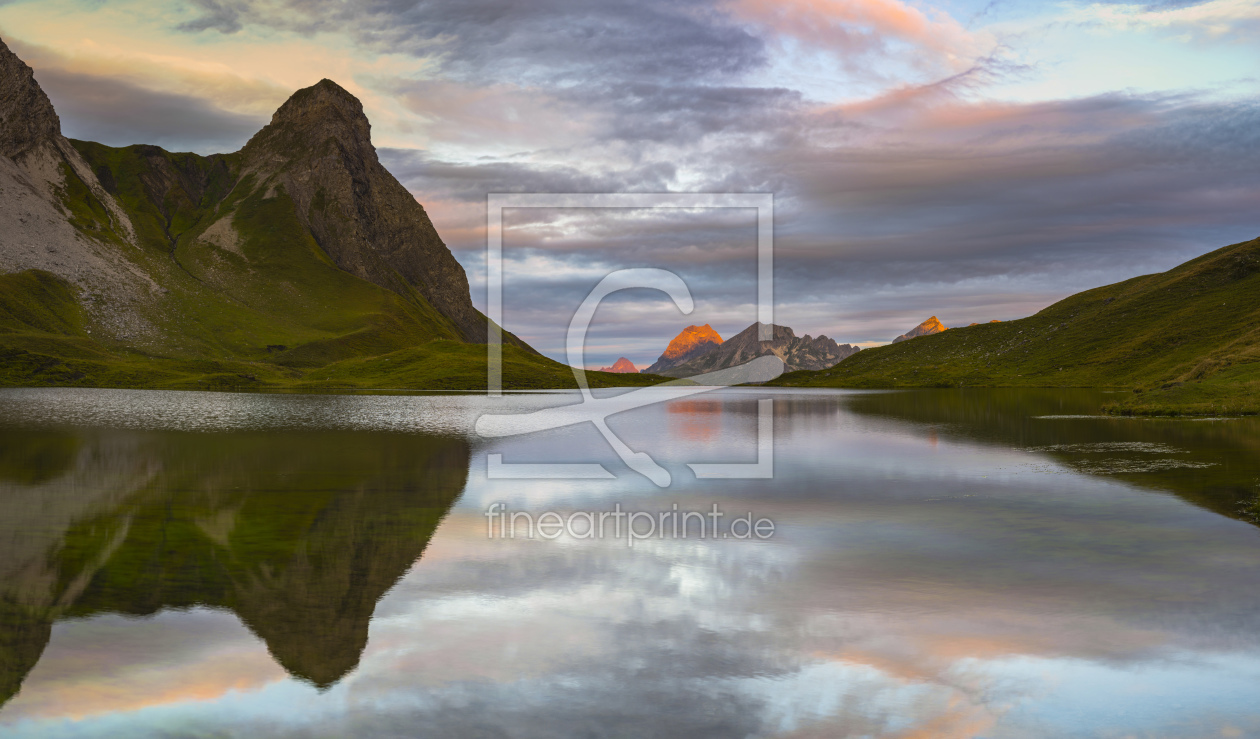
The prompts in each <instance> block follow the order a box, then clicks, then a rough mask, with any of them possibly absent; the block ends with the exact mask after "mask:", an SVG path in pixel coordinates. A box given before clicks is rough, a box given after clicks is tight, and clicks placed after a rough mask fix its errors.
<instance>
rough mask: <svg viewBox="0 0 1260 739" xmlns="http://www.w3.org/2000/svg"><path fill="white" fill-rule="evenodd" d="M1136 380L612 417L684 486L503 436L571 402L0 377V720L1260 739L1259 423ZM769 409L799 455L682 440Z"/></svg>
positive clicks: (622, 733) (117, 725) (114, 732)
mask: <svg viewBox="0 0 1260 739" xmlns="http://www.w3.org/2000/svg"><path fill="white" fill-rule="evenodd" d="M1108 397H1112V396H1108V395H1106V394H1104V393H1100V392H1094V391H1078V390H922V391H904V392H886V393H885V392H859V391H849V392H846V391H787V390H768V389H757V388H747V389H726V390H718V391H714V392H711V393H707V394H703V395H697V396H693V397H687V398H676V399H673V400H667V399H665V398H662V400H664V402H659V403H655V404H652V405H647V406H645V407H642V408H639V409H637V410H631V411H628V412H625V413H621V414H618V415H614V416H612V417H610V419H609V427H610V430H611V431H612V432H613V433H614V434H615V435H616V437H617V438H620V439H622V440H624V442H625V443H626V444H627V445H628V446H629V447H630V448H631V449H633V450H635V451H640V452H646V453H647V454H648V455H650V457H651V458H652V459H653V460H654V461H655V462H656V463H659V465H660V466H661V467H662V468H664V469H665V470H667V471H668V473H669V477H670V480H671V481H670V484H669V485H668V487H660V486H658V485H657V484H656V483H654V482H652V481H651V480H649V479H648V478H647V477H645V476H644V475H641V474H639V473H637V472H634V471H632V470H630V469H628V468H627V466H626V465H625V464H624V463H623V462H622V461H621V460H620V459H619V457H618V455H617V454H616V453H614V451H613V449H612V448H611V447H610V446H609V444H608V442H606V441H605V439H604V438H603V437H602V436H601V435H600V434H599V433H598V432H596V431H595V429H594V427H592V426H591V425H590V424H589V423H588V424H580V425H576V426H568V427H564V428H557V429H553V430H549V431H543V432H539V433H536V434H531V435H523V436H513V437H504V438H497V439H484V438H481V437H479V436H478V435H477V434H475V433H474V432H473V428H474V424H475V423H476V420H477V418H478V417H479V416H481V415H482V414H486V413H494V414H504V413H523V412H530V411H535V410H539V409H542V408H548V407H553V406H561V405H566V404H572V403H574V402H576V401H577V399H578V398H577V397H576V396H575V395H574V394H570V393H564V392H554V393H522V394H513V395H509V396H508V397H505V398H502V399H493V398H487V397H483V396H475V395H455V394H436V395H435V394H429V395H424V394H412V395H383V394H325V395H298V394H244V393H241V394H233V393H198V392H164V391H126V390H79V389H21V390H3V391H0V734H2V735H4V736H6V737H119V736H126V737H184V736H188V737H219V736H241V737H349V736H358V737H395V736H397V737H412V736H434V737H522V738H533V737H539V738H541V737H558V736H575V737H643V736H662V737H674V736H678V737H687V738H688V739H700V738H701V737H721V738H722V739H727V738H729V737H794V738H796V737H906V738H908V737H1066V736H1072V737H1084V736H1098V737H1129V736H1141V737H1195V738H1197V737H1207V736H1224V737H1231V736H1233V737H1241V736H1260V700H1258V699H1257V696H1258V695H1260V528H1257V525H1256V523H1255V522H1256V521H1260V420H1258V419H1254V418H1243V419H1209V420H1184V419H1179V420H1172V419H1134V418H1107V417H1099V416H1097V415H1095V414H1096V412H1097V409H1098V407H1099V406H1100V405H1101V403H1102V402H1104V401H1105V400H1106V399H1107V398H1108ZM767 398H768V399H771V400H772V401H773V404H772V408H767V409H766V410H767V411H768V414H767V416H766V418H765V419H761V418H760V416H759V407H760V406H759V403H758V401H759V400H762V399H767ZM575 417H576V416H575ZM763 420H764V421H767V422H770V423H772V428H773V441H772V446H773V461H772V464H773V477H771V478H756V477H752V478H742V479H741V478H733V479H723V478H716V479H712V478H707V477H706V478H700V477H697V475H696V474H695V473H694V472H693V471H692V469H691V468H689V467H688V466H687V465H688V464H693V463H698V464H710V463H713V464H716V463H732V464H752V463H754V462H756V461H758V459H759V450H758V439H759V431H758V424H759V423H761V422H762V421H763ZM491 454H495V455H501V458H496V459H501V460H502V462H503V463H505V464H508V465H517V464H531V463H533V464H558V463H565V464H586V465H590V464H592V463H598V464H601V465H602V466H603V467H604V468H605V470H607V473H608V474H607V475H606V476H605V478H603V479H594V478H592V479H559V480H556V479H545V478H539V479H498V478H495V479H491V478H490V477H489V475H488V470H489V469H490V466H489V465H490V461H489V459H490V458H489V455H491ZM763 461H768V460H763ZM507 469H513V468H510V467H509V468H507ZM586 469H588V470H589V469H590V468H589V467H588V468H586ZM495 504H498V505H497V507H495V508H493V509H492V506H495ZM675 506H676V508H675ZM714 506H717V507H718V508H719V509H720V510H721V511H722V512H723V515H724V517H725V518H724V519H722V521H721V523H722V527H723V528H721V534H723V535H721V536H718V535H717V532H718V527H717V526H716V525H715V526H714V527H713V528H710V529H708V530H707V533H708V535H707V536H705V538H703V539H701V538H699V536H698V533H699V532H698V527H699V526H700V517H701V516H702V515H704V514H706V513H707V512H711V511H712V510H713V509H714ZM618 508H620V509H621V510H624V511H637V512H646V513H647V514H648V515H645V516H643V518H642V519H640V520H639V524H640V527H639V530H638V531H639V534H640V535H641V536H640V538H631V537H630V536H629V535H628V534H626V535H623V536H616V537H614V536H611V535H608V531H605V536H603V537H598V536H594V534H595V533H596V532H594V531H593V530H590V529H587V530H585V535H583V530H582V529H581V527H580V526H579V527H578V528H577V529H572V528H566V529H565V530H564V531H562V532H560V533H559V535H557V536H555V537H554V538H550V537H545V536H543V535H542V534H543V528H542V526H541V520H539V521H538V523H539V524H540V525H539V526H538V529H537V531H536V532H535V533H536V534H537V535H536V536H535V537H534V538H532V539H531V538H528V536H527V535H526V531H527V528H526V526H525V524H526V521H525V519H524V518H521V519H520V522H521V529H520V530H519V531H517V532H516V534H517V535H516V537H515V538H512V537H509V536H508V535H507V533H508V532H507V530H506V529H505V528H504V524H506V523H507V522H509V521H510V519H509V518H507V517H502V516H499V515H498V514H497V513H494V512H493V511H498V512H499V513H502V512H503V511H507V512H508V513H509V514H511V513H524V514H528V515H529V516H530V518H531V520H532V519H534V518H535V517H541V516H542V515H543V514H544V513H545V512H554V513H555V516H554V519H562V520H565V521H567V522H570V523H571V522H573V521H575V520H576V521H577V523H578V524H581V523H582V522H583V520H586V521H587V522H594V521H596V520H598V515H599V514H601V513H608V512H610V511H615V510H617V509H618ZM488 510H492V512H491V513H490V514H489V515H488V514H487V511H488ZM675 511H677V512H680V513H685V512H693V513H694V514H695V517H694V518H691V519H688V520H686V521H684V523H685V525H684V526H683V527H682V529H681V531H676V530H675V529H674V527H673V525H672V524H673V523H674V522H675V521H676V520H677V519H676V518H669V516H672V515H674V512H675ZM582 514H589V518H588V517H587V516H586V515H582ZM744 516H748V517H749V519H748V520H749V521H750V522H751V523H754V524H755V523H756V522H760V521H762V520H765V521H768V522H771V524H772V526H773V529H772V531H771V530H770V527H769V526H767V527H765V528H763V529H760V530H759V531H760V534H768V535H751V536H750V535H740V533H741V532H740V531H739V530H737V529H736V527H734V525H733V520H734V519H735V518H738V517H744ZM615 520H618V521H619V520H620V519H615ZM649 520H650V522H651V523H653V525H654V528H653V531H654V532H655V535H644V534H643V531H644V528H645V527H646V525H647V523H648V522H649ZM706 520H709V521H716V520H717V519H706ZM658 523H659V524H660V525H659V526H657V525H656V524H658ZM728 524H729V525H728ZM566 526H567V524H566ZM611 526H612V524H611V522H610V523H609V527H610V528H611ZM553 533H554V530H553ZM621 533H622V534H625V532H621ZM742 533H743V534H747V531H746V530H745V531H743V532H742Z"/></svg>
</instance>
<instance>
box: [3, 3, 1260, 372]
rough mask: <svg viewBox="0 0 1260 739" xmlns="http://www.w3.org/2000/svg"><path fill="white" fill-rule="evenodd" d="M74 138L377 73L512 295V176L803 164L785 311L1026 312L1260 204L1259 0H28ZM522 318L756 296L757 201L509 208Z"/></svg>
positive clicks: (275, 99)
mask: <svg viewBox="0 0 1260 739" xmlns="http://www.w3.org/2000/svg"><path fill="white" fill-rule="evenodd" d="M0 37H2V38H3V39H4V40H5V42H6V43H8V44H9V46H10V48H12V49H13V50H14V51H15V52H16V53H17V54H18V55H19V56H21V57H22V58H23V59H24V60H25V61H26V62H27V63H29V64H30V65H31V66H32V67H33V68H34V69H35V74H36V78H37V79H38V81H39V82H40V84H41V85H42V86H43V87H44V89H45V91H46V92H47V93H48V95H49V97H50V98H51V99H52V101H53V103H54V104H55V106H56V108H57V110H58V112H59V114H60V116H61V120H62V127H63V131H64V132H65V134H66V135H67V136H70V137H72V138H81V139H88V140H94V141H99V142H102V143H105V144H110V145H115V146H122V145H128V144H134V143H150V144H157V145H160V146H163V147H165V148H167V149H171V150H177V151H196V152H199V153H203V154H208V153H214V152H223V151H234V150H236V149H238V148H240V147H241V146H242V145H243V144H244V143H245V141H247V140H248V138H249V136H250V135H251V134H253V133H254V132H255V131H256V130H257V129H258V128H260V127H261V126H263V125H265V124H266V122H267V121H268V120H269V118H270V115H271V113H272V112H273V111H274V110H275V109H276V108H277V107H278V106H279V105H280V104H281V103H282V102H283V101H284V100H285V99H286V98H287V97H288V96H289V95H290V94H292V92H293V91H294V90H296V89H299V88H301V87H305V86H308V85H311V84H314V83H315V82H317V81H319V80H320V79H322V78H325V77H327V78H330V79H333V80H335V81H337V82H338V83H340V84H341V85H342V86H343V87H345V88H346V89H348V90H350V91H351V92H352V93H354V94H355V95H357V96H358V97H359V98H360V99H361V100H362V101H363V103H364V107H365V110H366V112H367V114H368V117H369V118H370V120H371V122H372V132H373V140H374V142H375V144H376V146H377V147H378V151H379V154H380V157H381V161H382V162H383V163H384V164H385V166H386V167H387V168H388V169H389V170H390V171H391V172H392V173H393V174H394V175H395V176H396V177H397V178H398V179H399V180H400V181H401V182H402V183H403V184H404V185H406V186H407V187H408V188H409V189H410V190H411V191H412V192H413V193H414V194H415V195H416V197H417V199H418V200H419V201H420V202H421V203H422V204H423V205H424V206H425V208H426V209H427V210H428V212H429V214H430V216H431V217H432V219H433V221H434V223H435V225H436V226H437V228H438V231H439V233H440V234H441V235H442V237H443V239H444V240H445V241H446V243H447V245H448V246H449V247H450V248H451V250H452V251H453V252H454V253H455V255H456V257H457V258H458V259H459V260H460V262H461V263H462V264H463V265H464V266H465V268H466V269H467V271H468V273H469V279H470V284H471V288H472V293H473V301H474V303H475V304H477V305H478V306H479V307H482V308H483V309H484V307H485V305H486V283H485V275H486V267H485V223H486V195H487V194H488V193H503V192H514V193H515V192H519V193H610V192H612V193H615V192H711V193H750V192H756V193H772V194H773V195H774V203H775V209H774V254H775V284H774V290H775V298H776V299H775V322H776V323H778V324H780V325H786V326H790V327H791V328H793V329H794V330H795V332H796V334H797V335H803V334H810V335H813V336H818V335H819V334H825V335H827V336H829V337H832V338H834V339H836V340H837V341H839V342H841V343H852V344H858V345H861V346H874V345H878V344H883V343H887V342H888V341H891V340H892V339H893V338H894V337H896V336H897V335H898V334H901V333H904V332H905V331H907V330H908V329H910V328H912V327H913V326H915V325H916V324H918V323H919V322H920V321H922V320H924V319H926V318H927V317H928V316H931V315H935V316H938V317H939V318H940V319H941V320H942V321H943V322H944V323H945V325H947V326H964V325H967V324H969V323H972V322H983V321H988V320H991V319H1000V320H1010V319H1014V318H1020V317H1023V316H1026V315H1030V314H1032V313H1035V312H1036V311H1038V310H1040V309H1042V308H1044V307H1046V306H1047V305H1050V304H1051V303H1053V302H1055V301H1056V300H1059V299H1061V298H1063V297H1066V296H1068V295H1070V294H1073V293H1076V292H1079V291H1081V290H1084V289H1088V288H1091V287H1097V286H1100V285H1104V284H1109V283H1112V282H1117V281H1120V280H1123V279H1127V278H1129V277H1133V276H1136V275H1139V274H1146V273H1150V272H1156V271H1162V270H1166V269H1169V268H1171V267H1173V266H1176V265H1177V264H1179V263H1181V262H1184V261H1186V260H1187V259H1190V258H1193V257H1194V256H1197V255H1199V254H1203V253H1205V252H1208V251H1210V250H1213V249H1216V248H1219V247H1222V246H1225V245H1228V244H1232V243H1236V242H1239V241H1244V240H1247V239H1252V238H1255V237H1257V236H1260V207H1258V206H1260V96H1258V93H1260V0H1208V1H1207V2H1194V0H1170V1H1169V2H1164V3H1156V4H1149V5H1148V4H1129V3H1125V2H1095V3H1086V2H1033V1H1030V0H958V1H954V2H939V3H928V2H903V1H902V0H632V1H627V2H610V1H606V0H529V1H528V2H525V1H523V0H518V1H516V2H513V1H511V0H451V1H449V2H431V1H425V0H420V1H417V0H365V1H363V2H351V1H349V0H146V1H144V2H139V1H137V0H38V1H37V2H36V1H30V2H28V1H26V0H0ZM504 217H505V234H504V255H505V260H506V262H505V275H506V278H505V297H504V324H505V325H506V327H507V328H508V329H509V330H511V331H513V332H515V333H517V334H518V335H519V336H521V337H522V338H524V339H526V340H527V341H529V342H530V343H531V344H533V345H534V346H535V347H537V348H538V349H540V350H541V351H543V352H544V353H546V354H548V355H551V356H553V357H556V358H562V357H563V351H564V337H565V331H566V329H567V327H568V323H569V319H570V317H571V316H572V315H573V312H574V311H575V310H576V308H577V306H578V304H579V303H580V302H581V300H582V299H583V298H584V297H585V296H586V294H587V293H588V292H589V291H590V289H591V288H592V287H594V285H595V284H597V283H598V282H599V280H600V279H602V278H603V277H604V276H605V275H607V274H608V273H609V272H611V271H613V270H616V269H621V268H627V267H656V268H662V269H667V270H670V271H673V272H675V273H676V274H678V275H679V276H681V277H682V278H683V279H684V281H685V282H686V283H687V285H688V287H689V289H690V291H691V292H692V295H693V298H694V303H695V308H694V310H693V311H692V312H691V313H690V314H686V315H685V314H683V313H681V312H680V311H679V309H678V308H677V307H676V306H675V305H674V303H673V302H672V301H671V300H670V299H669V298H668V297H667V296H665V295H664V294H662V293H659V292H652V291H647V290H636V291H629V292H626V293H620V294H617V295H615V296H614V297H613V298H610V299H609V300H608V301H606V302H605V303H604V305H603V307H601V309H600V310H599V312H598V314H597V316H596V321H595V323H594V324H593V326H592V329H591V332H590V334H589V335H588V341H587V353H586V356H585V357H584V359H583V362H584V363H585V364H587V365H588V366H600V365H607V364H611V363H612V362H613V361H614V360H615V359H617V357H619V356H626V357H627V358H629V359H630V360H631V361H633V362H634V363H635V364H637V365H638V366H640V367H644V366H646V365H648V364H650V363H651V362H653V361H654V360H655V359H656V358H657V356H659V355H660V353H661V352H662V351H663V350H664V347H665V345H666V343H667V342H668V341H669V339H670V338H672V337H673V336H674V335H675V334H676V333H677V332H678V331H679V330H680V329H682V328H683V327H684V326H687V325H690V324H697V325H699V324H706V323H707V324H710V325H711V326H713V328H715V329H716V330H717V331H718V332H719V333H720V334H721V335H722V336H723V337H726V338H729V337H730V336H732V335H734V334H736V333H738V332H739V331H741V330H743V329H744V328H746V327H747V326H749V325H750V324H751V323H752V322H753V321H755V320H756V307H755V304H756V294H757V293H756V262H755V253H756V217H755V214H753V213H752V212H751V211H740V210H702V211H677V210H673V211H659V210H658V211H608V210H599V211H597V210H577V209H535V210H523V209H516V210H511V211H508V212H506V213H505V216H504Z"/></svg>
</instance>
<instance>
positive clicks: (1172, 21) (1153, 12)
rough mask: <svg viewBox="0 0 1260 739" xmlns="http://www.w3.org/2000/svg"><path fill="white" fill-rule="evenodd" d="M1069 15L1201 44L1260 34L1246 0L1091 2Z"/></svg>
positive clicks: (1257, 16) (1257, 12) (1256, 13)
mask: <svg viewBox="0 0 1260 739" xmlns="http://www.w3.org/2000/svg"><path fill="white" fill-rule="evenodd" d="M1072 15H1073V17H1075V18H1076V19H1078V20H1083V21H1086V22H1091V23H1094V24H1097V25H1099V26H1101V27H1102V28H1105V29H1107V30H1109V31H1169V32H1172V33H1176V34H1180V35H1183V36H1185V37H1186V38H1187V39H1189V40H1192V41H1196V42H1201V43H1204V42H1214V41H1215V42H1220V41H1232V42H1249V41H1254V40H1255V39H1256V37H1257V36H1258V35H1260V7H1258V6H1257V5H1256V4H1255V3H1254V2H1250V0H1208V2H1194V1H1191V2H1168V3H1156V4H1153V5H1138V4H1129V3H1094V4H1092V5H1085V6H1076V7H1075V9H1074V12H1073V14H1072Z"/></svg>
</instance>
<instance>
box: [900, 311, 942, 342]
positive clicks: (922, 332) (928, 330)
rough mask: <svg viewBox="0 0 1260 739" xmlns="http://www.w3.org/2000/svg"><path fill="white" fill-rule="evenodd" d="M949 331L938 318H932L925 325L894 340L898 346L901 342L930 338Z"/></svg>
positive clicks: (922, 324)
mask: <svg viewBox="0 0 1260 739" xmlns="http://www.w3.org/2000/svg"><path fill="white" fill-rule="evenodd" d="M947 330H948V329H947V328H946V326H945V324H943V323H941V322H940V320H939V319H938V318H937V317H936V316H932V317H931V318H929V319H927V320H926V321H924V322H923V323H920V324H919V325H918V326H915V327H914V328H912V329H910V330H909V331H907V332H906V333H904V334H902V335H901V336H898V337H897V338H895V339H893V343H894V344H897V343H899V342H902V341H907V340H909V339H914V338H918V337H920V336H929V335H931V334H939V333H941V332H942V331H947Z"/></svg>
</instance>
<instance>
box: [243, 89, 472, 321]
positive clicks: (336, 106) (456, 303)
mask: <svg viewBox="0 0 1260 739" xmlns="http://www.w3.org/2000/svg"><path fill="white" fill-rule="evenodd" d="M371 129H372V127H371V124H370V123H369V122H368V119H367V116H366V115H364V113H363V104H362V103H360V102H359V100H358V99H357V98H355V97H354V96H353V95H351V94H350V93H349V92H347V91H346V90H344V89H342V87H341V86H339V85H338V84H337V83H335V82H333V81H331V80H322V81H320V82H319V83H318V84H316V85H314V86H312V87H308V88H306V89H303V90H298V91H297V92H296V93H294V94H293V96H292V97H290V98H289V100H288V101H287V102H286V103H285V104H284V105H282V106H280V109H279V110H277V111H276V113H275V115H274V116H273V117H272V119H271V123H270V124H269V125H267V126H266V127H265V128H263V129H262V130H261V131H259V132H258V133H257V134H255V135H254V137H253V138H252V139H250V140H249V143H247V144H246V145H245V148H244V149H242V150H241V152H240V156H241V167H242V170H241V177H242V179H244V178H245V177H249V176H251V175H252V176H253V177H255V178H256V180H257V182H258V183H260V184H261V185H264V186H267V187H269V188H273V189H275V190H277V191H278V190H279V189H283V191H284V193H285V194H286V195H288V197H289V198H290V199H292V200H293V203H294V205H295V206H296V208H297V214H298V218H299V219H300V220H301V221H302V224H303V225H304V226H306V227H307V228H308V229H309V230H310V232H311V234H312V235H313V236H314V237H315V241H316V242H318V243H319V245H320V247H321V248H322V249H323V250H324V251H325V252H326V253H327V254H328V256H329V257H331V258H332V260H333V262H334V263H336V265H337V266H338V267H340V268H341V269H343V270H345V271H347V272H349V273H351V274H353V275H355V276H357V277H360V278H362V279H364V280H367V281H368V282H372V283H375V284H377V285H380V286H381V287H384V288H386V289H389V290H393V291H394V292H397V293H399V294H401V295H404V296H406V295H408V294H410V293H411V292H412V291H414V292H417V293H419V294H420V295H421V296H423V297H424V299H425V300H427V301H428V302H429V304H430V305H432V306H433V307H434V308H436V309H437V310H438V312H439V313H441V314H442V315H444V316H446V317H447V318H449V319H450V320H451V322H452V323H454V324H455V326H457V327H458V328H459V331H460V333H462V334H463V336H464V337H465V338H466V339H467V340H469V341H473V342H478V343H484V342H485V341H486V319H485V317H484V316H483V315H482V314H481V313H479V312H478V311H477V310H476V308H474V307H473V304H472V299H471V297H470V295H469V290H468V277H467V275H465V273H464V268H463V267H461V266H460V264H459V262H457V261H456V260H455V257H454V256H453V255H452V254H451V252H450V250H449V249H447V248H446V244H444V243H443V242H442V239H441V237H440V236H438V233H437V230H436V229H435V228H434V227H433V222H432V221H430V220H429V216H428V214H427V213H426V212H425V210H424V206H422V205H420V203H419V202H417V201H416V199H415V197H414V196H413V195H412V194H411V193H410V192H408V191H407V188H405V187H403V186H402V184H401V183H399V182H398V180H396V179H395V178H394V176H393V175H391V174H390V173H389V172H388V171H387V170H386V169H385V167H384V166H382V165H381V163H380V160H379V159H378V157H377V155H376V147H375V146H373V145H372V137H371Z"/></svg>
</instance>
